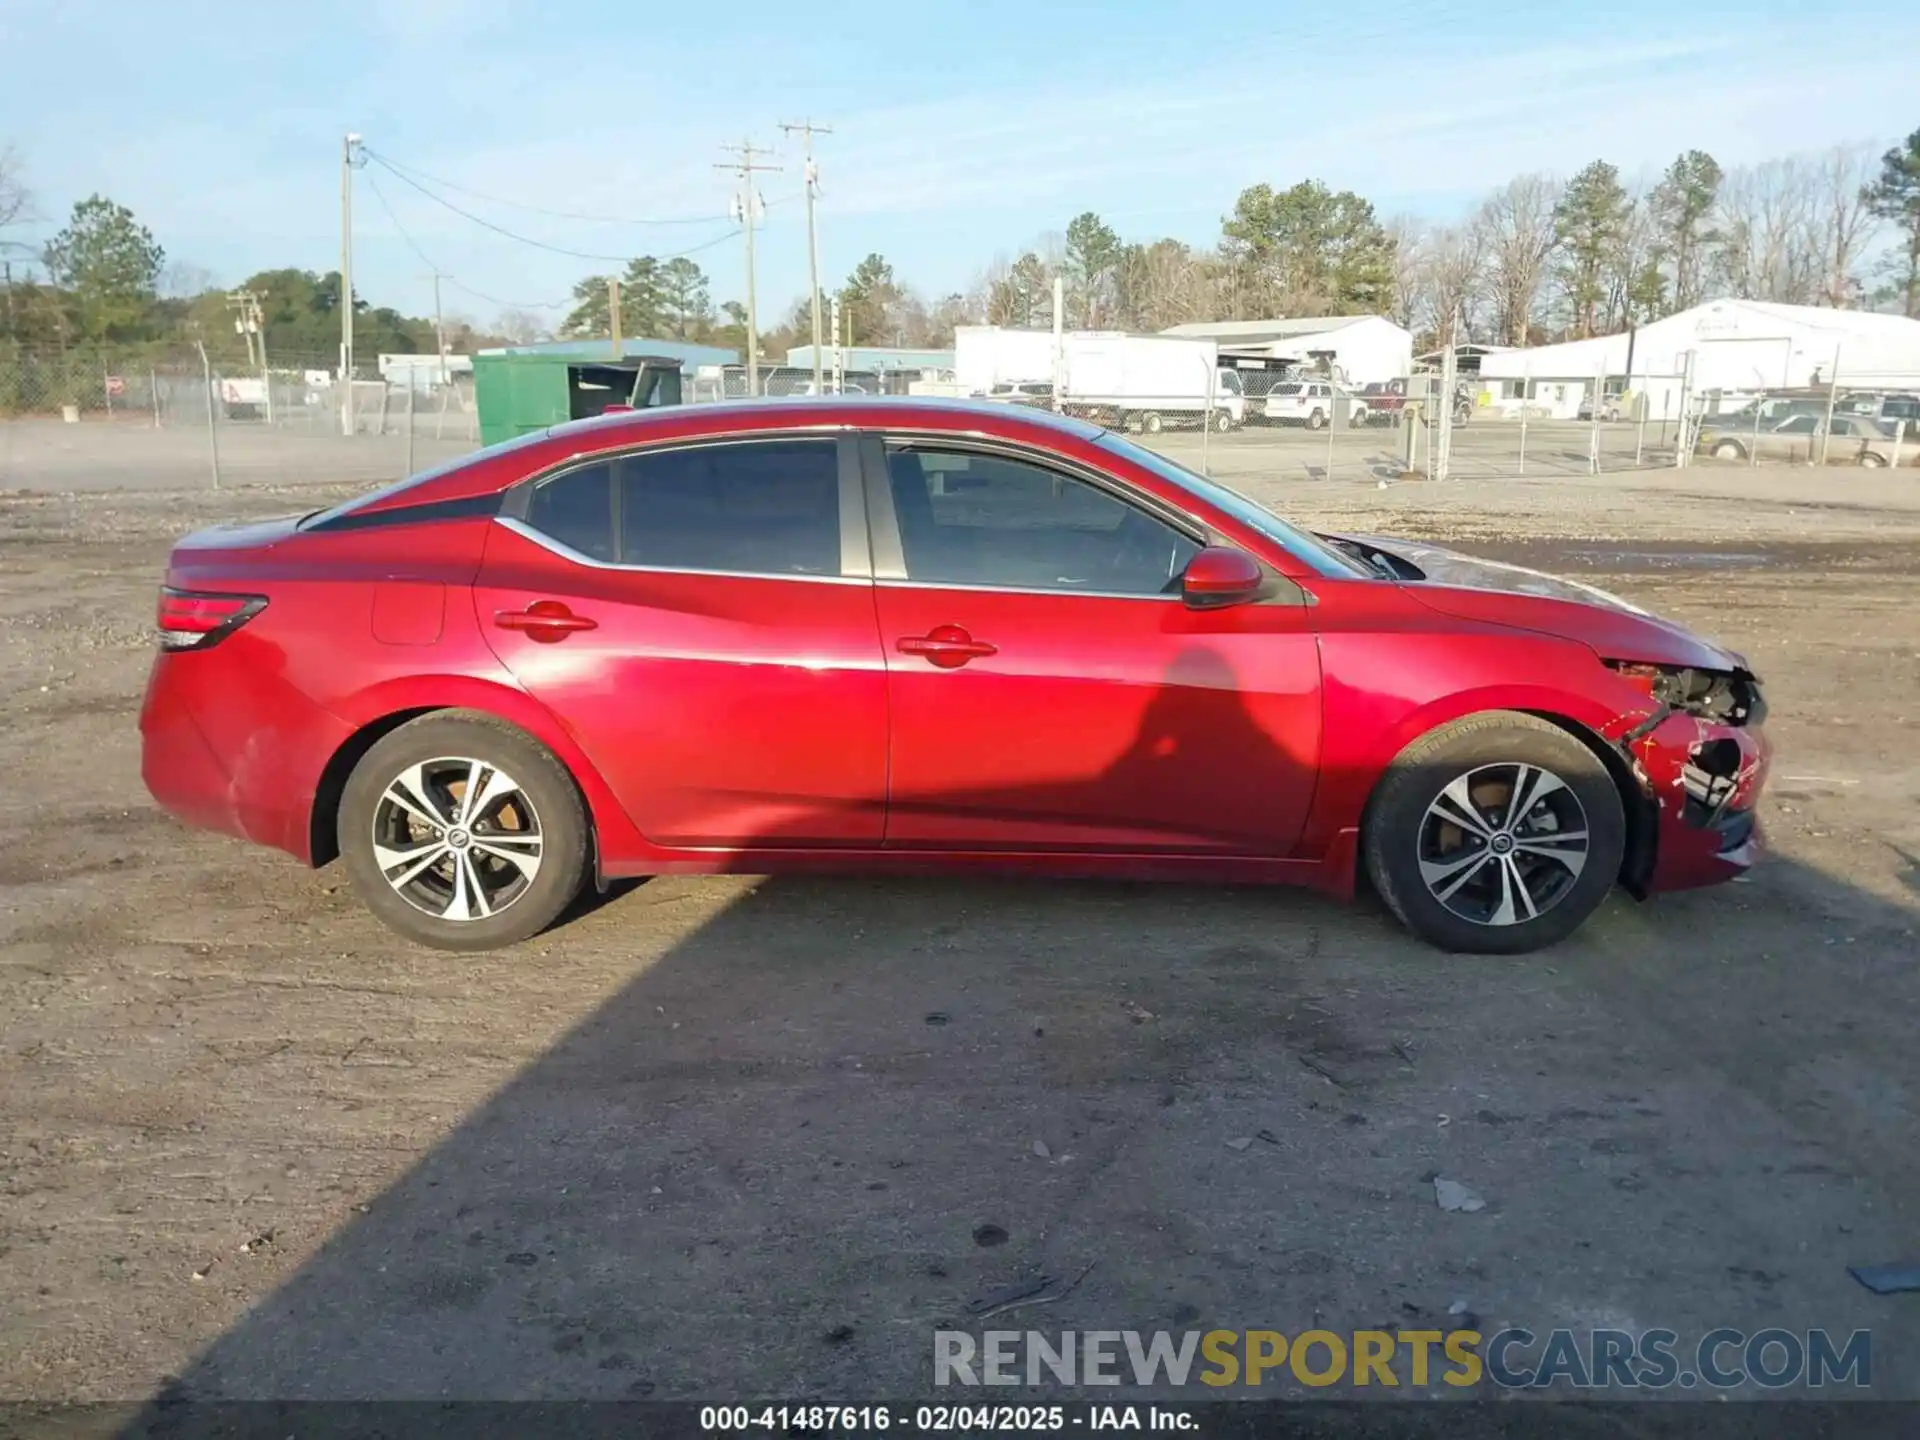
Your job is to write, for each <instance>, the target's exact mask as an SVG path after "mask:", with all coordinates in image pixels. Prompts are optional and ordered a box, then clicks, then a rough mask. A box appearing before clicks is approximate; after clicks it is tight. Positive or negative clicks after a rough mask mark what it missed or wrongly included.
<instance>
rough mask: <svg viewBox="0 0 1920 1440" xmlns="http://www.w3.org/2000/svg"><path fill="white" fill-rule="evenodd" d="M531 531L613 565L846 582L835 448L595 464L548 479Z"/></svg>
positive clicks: (647, 454) (780, 446)
mask: <svg viewBox="0 0 1920 1440" xmlns="http://www.w3.org/2000/svg"><path fill="white" fill-rule="evenodd" d="M526 523H527V524H528V525H529V526H530V527H532V528H533V529H535V530H538V531H539V532H540V533H541V534H543V535H547V536H551V537H552V538H553V539H554V540H555V541H557V542H559V543H560V544H562V545H564V546H566V547H567V548H568V549H569V550H573V551H575V552H577V553H579V554H581V555H584V556H586V557H587V558H588V559H591V560H600V561H605V562H607V563H609V564H617V565H636V566H646V567H648V568H651V569H661V570H708V571H717V572H720V573H723V574H742V575H837V574H839V573H840V489H839V461H838V451H837V447H836V442H834V441H833V440H830V439H805V440H760V441H742V442H738V443H730V444H721V445H693V446H688V447H686V448H683V449H673V450H652V451H643V452H640V453H638V454H633V455H623V456H619V457H616V458H613V459H608V460H599V461H594V462H593V463H591V464H588V465H583V466H580V467H579V468H577V469H574V470H569V471H567V472H565V473H564V474H561V475H557V476H554V477H553V478H552V479H549V480H545V481H542V482H541V483H540V484H539V486H538V487H536V488H535V490H534V491H533V494H532V495H531V496H530V497H529V499H528V503H527V510H526Z"/></svg>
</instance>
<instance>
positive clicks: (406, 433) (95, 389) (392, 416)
mask: <svg viewBox="0 0 1920 1440" xmlns="http://www.w3.org/2000/svg"><path fill="white" fill-rule="evenodd" d="M479 435H480V428H479V416H478V412H477V409H476V406H475V403H474V394H473V383H472V377H471V376H470V375H448V376H446V377H445V380H444V383H440V377H437V376H435V375H433V373H432V370H431V367H428V368H427V369H425V370H422V369H418V368H415V369H411V370H407V371H399V372H396V374H395V378H394V379H392V380H388V379H383V378H381V376H380V375H379V373H378V367H377V365H364V366H356V368H355V372H354V376H353V379H352V382H351V385H350V386H343V385H342V384H341V383H340V381H339V378H338V374H337V361H335V360H333V359H331V358H330V357H325V356H318V355H312V356H307V355H288V356H273V357H270V359H269V361H268V363H267V364H266V366H264V367H262V366H260V365H259V364H258V362H257V361H255V362H253V363H249V362H247V361H246V360H244V359H241V360H236V359H234V358H232V357H220V356H211V355H205V356H203V355H201V354H198V353H188V354H182V353H180V352H178V351H173V352H165V351H159V352H151V351H150V352H138V351H111V350H108V351H84V352H83V351H66V352H61V353H56V354H46V353H35V352H28V351H17V350H5V349H0V488H7V489H38V490H55V491H58V490H70V489H115V488H150V489H163V488H172V487H194V486H219V485H237V484H248V485H260V484H271V485H280V484H325V483H348V484H363V485H365V484H379V483H384V482H387V481H392V480H399V479H403V478H404V477H406V476H407V475H410V474H413V473H415V472H417V471H418V470H420V469H424V468H426V467H427V466H430V465H436V464H440V463H442V462H444V461H446V460H450V459H453V458H455V457H457V456H459V455H461V454H464V453H467V452H468V451H471V450H473V449H475V448H477V447H478V445H479Z"/></svg>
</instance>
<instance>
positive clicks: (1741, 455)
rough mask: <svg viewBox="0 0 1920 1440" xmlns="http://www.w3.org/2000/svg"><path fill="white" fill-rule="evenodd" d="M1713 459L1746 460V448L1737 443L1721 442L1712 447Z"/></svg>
mask: <svg viewBox="0 0 1920 1440" xmlns="http://www.w3.org/2000/svg"><path fill="white" fill-rule="evenodd" d="M1713 458H1714V459H1716V460H1744V459H1746V458H1747V451H1746V447H1745V446H1743V445H1741V444H1739V443H1738V442H1737V441H1733V440H1722V441H1721V442H1720V443H1719V444H1717V445H1715V446H1714V447H1713Z"/></svg>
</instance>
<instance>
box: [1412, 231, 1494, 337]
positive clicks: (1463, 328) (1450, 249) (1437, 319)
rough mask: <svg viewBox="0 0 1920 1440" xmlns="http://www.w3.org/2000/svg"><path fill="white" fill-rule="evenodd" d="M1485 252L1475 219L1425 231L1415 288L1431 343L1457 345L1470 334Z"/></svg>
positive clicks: (1481, 279)
mask: <svg viewBox="0 0 1920 1440" xmlns="http://www.w3.org/2000/svg"><path fill="white" fill-rule="evenodd" d="M1486 253H1487V251H1486V232H1485V231H1484V230H1483V229H1482V228H1481V226H1480V224H1479V222H1478V221H1477V220H1468V221H1465V222H1464V223H1462V224H1459V225H1443V226H1438V227H1436V228H1435V229H1434V230H1433V231H1431V232H1430V233H1429V234H1428V236H1427V243H1426V246H1425V256H1424V259H1423V261H1422V263H1421V265H1420V279H1419V284H1418V291H1419V295H1420V306H1419V308H1420V311H1421V312H1422V314H1423V317H1424V319H1425V322H1426V328H1427V329H1428V330H1429V331H1431V333H1432V335H1433V343H1434V344H1436V345H1455V344H1459V343H1460V342H1462V341H1464V340H1466V339H1467V338H1468V337H1469V336H1470V335H1471V334H1472V333H1473V321H1474V318H1475V314H1474V312H1475V309H1476V307H1477V306H1478V303H1479V300H1480V293H1481V287H1482V281H1483V279H1484V275H1485V268H1486V267H1485V260H1486Z"/></svg>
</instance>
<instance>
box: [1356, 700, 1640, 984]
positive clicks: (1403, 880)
mask: <svg viewBox="0 0 1920 1440" xmlns="http://www.w3.org/2000/svg"><path fill="white" fill-rule="evenodd" d="M1363 845H1364V850H1365V857H1366V864H1367V875H1368V878H1369V879H1371V880H1372V882H1373V887H1374V889H1375V890H1376V891H1377V892H1378V893H1379V895H1380V898H1381V899H1382V900H1383V901H1385V902H1386V905H1387V908H1388V909H1390V910H1392V911H1393V913H1394V914H1395V915H1396V916H1398V917H1399V919H1400V921H1401V923H1402V924H1404V925H1405V926H1406V927H1407V928H1408V929H1409V930H1411V931H1412V932H1413V933H1414V934H1416V935H1418V936H1419V937H1420V938H1421V939H1423V940H1426V941H1428V942H1429V943H1431V944H1433V945H1437V946H1439V947H1440V948H1441V949H1443V950H1451V951H1463V952H1469V953H1480V954H1495V955H1518V954H1524V953H1525V952H1527V951H1530V950H1538V949H1540V948H1541V947H1542V946H1546V945H1552V944H1554V943H1555V942H1557V941H1560V940H1563V939H1565V938H1566V937H1567V936H1568V935H1571V934H1572V933H1573V932H1574V931H1575V930H1576V929H1578V928H1579V926H1580V925H1581V923H1582V922H1583V921H1585V920H1586V918H1587V917H1588V916H1589V915H1591V914H1592V913H1593V912H1594V911H1595V910H1596V909H1598V908H1599V906H1600V904H1601V902H1602V901H1604V900H1605V899H1606V897H1607V892H1608V891H1609V890H1611V889H1612V887H1613V883H1614V881H1615V880H1616V879H1617V878H1618V876H1619V874H1620V862H1621V858H1622V856H1623V855H1624V854H1625V850H1626V816H1625V812H1624V809H1623V807H1622V805H1621V802H1620V792H1619V790H1618V789H1616V788H1615V785H1614V781H1613V777H1612V776H1611V775H1610V774H1608V772H1607V767H1606V766H1605V765H1604V764H1603V763H1602V762H1601V760H1600V759H1599V757H1598V756H1596V755H1595V754H1594V753H1593V752H1592V751H1591V750H1589V749H1588V748H1587V747H1586V746H1585V745H1583V744H1582V743H1581V742H1580V741H1579V740H1578V739H1576V738H1575V737H1574V736H1572V735H1569V734H1568V733H1567V732H1566V731H1564V730H1562V729H1560V728H1559V727H1558V726H1557V725H1553V724H1550V723H1548V722H1547V721H1545V720H1541V719H1538V718H1536V717H1534V716H1532V715H1524V714H1521V713H1519V712H1517V711H1491V712H1488V713H1487V714H1483V715H1474V716H1470V717H1468V718H1467V719H1465V720H1460V721H1456V722H1455V723H1454V724H1452V725H1449V726H1446V727H1444V728H1443V729H1441V730H1438V731H1435V732H1434V733H1433V734H1431V735H1428V736H1424V737H1422V738H1421V739H1420V740H1417V741H1415V742H1414V743H1413V744H1412V745H1410V746H1409V747H1408V748H1407V749H1406V750H1404V751H1403V752H1401V754H1400V755H1399V756H1397V757H1396V758H1395V759H1394V761H1393V763H1392V765H1390V766H1389V767H1388V770H1387V773H1386V775H1385V777H1384V778H1383V779H1382V780H1381V782H1380V785H1379V787H1378V789H1376V790H1375V792H1374V796H1373V800H1372V802H1371V803H1370V804H1369V806H1368V809H1367V820H1366V829H1365V834H1364V836H1363Z"/></svg>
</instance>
